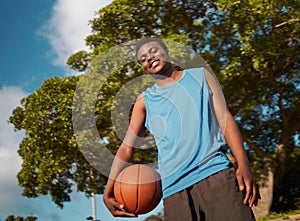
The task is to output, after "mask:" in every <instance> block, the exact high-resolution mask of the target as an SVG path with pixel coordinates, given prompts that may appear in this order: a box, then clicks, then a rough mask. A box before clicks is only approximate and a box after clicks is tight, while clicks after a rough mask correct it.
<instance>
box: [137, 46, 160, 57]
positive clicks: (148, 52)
mask: <svg viewBox="0 0 300 221" xmlns="http://www.w3.org/2000/svg"><path fill="white" fill-rule="evenodd" d="M153 48H155V49H157V48H158V47H157V46H152V47H151V48H149V49H148V52H147V53H149V52H150V51H151V50H152V49H153ZM147 53H144V54H142V55H141V56H139V58H142V57H144V56H146V54H147Z"/></svg>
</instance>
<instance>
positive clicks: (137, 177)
mask: <svg viewBox="0 0 300 221" xmlns="http://www.w3.org/2000/svg"><path fill="white" fill-rule="evenodd" d="M161 190H162V189H161V180H160V176H159V174H158V173H157V172H156V171H155V170H154V169H152V168H151V167H149V166H146V165H143V164H134V165H131V166H129V167H126V168H125V169H124V170H122V171H121V173H120V174H119V175H118V177H117V179H116V181H115V184H114V195H115V199H116V200H117V201H118V202H119V203H121V204H123V205H124V207H125V210H126V211H128V212H131V213H134V214H136V215H138V214H145V213H148V212H150V211H152V210H153V209H154V208H155V207H156V206H157V205H158V204H159V202H160V199H161V196H162V194H161Z"/></svg>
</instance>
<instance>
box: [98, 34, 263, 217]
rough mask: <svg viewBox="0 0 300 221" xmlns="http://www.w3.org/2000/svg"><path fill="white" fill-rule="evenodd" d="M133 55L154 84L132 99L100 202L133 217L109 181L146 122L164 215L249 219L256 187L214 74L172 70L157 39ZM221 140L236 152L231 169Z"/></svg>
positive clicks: (117, 213)
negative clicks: (155, 153)
mask: <svg viewBox="0 0 300 221" xmlns="http://www.w3.org/2000/svg"><path fill="white" fill-rule="evenodd" d="M136 55H137V59H138V61H139V63H140V65H141V66H142V67H143V69H144V70H145V72H146V73H148V74H150V75H151V76H153V77H154V79H155V81H156V83H155V84H154V85H153V86H152V87H151V88H149V89H147V90H146V91H145V92H144V93H143V94H141V95H140V96H139V97H138V99H137V100H136V103H135V105H134V108H133V112H132V116H131V121H130V125H129V128H128V131H127V134H126V136H125V138H124V141H123V142H122V144H121V145H120V147H119V149H118V152H117V154H116V156H115V160H114V162H113V165H112V169H111V173H110V177H109V180H108V182H107V186H106V190H105V192H104V195H103V200H104V203H105V204H106V206H107V208H108V209H109V210H110V212H111V213H112V214H113V215H114V216H128V217H135V216H136V215H135V214H131V213H128V212H126V211H125V210H124V206H123V205H120V204H119V203H118V202H116V200H115V199H114V195H113V185H114V179H115V178H116V176H117V175H118V173H119V172H120V171H121V170H122V169H123V168H124V167H126V166H127V165H128V162H130V161H131V159H132V157H133V153H134V148H135V147H136V145H138V140H139V138H141V137H142V136H143V133H144V131H145V129H146V128H147V129H148V130H149V131H150V133H151V134H152V135H153V136H154V139H155V142H156V145H157V147H158V160H159V162H158V163H159V172H160V175H161V177H162V188H163V201H164V216H165V220H166V221H176V220H178V221H183V220H184V221H188V220H191V221H192V220H201V221H202V220H211V221H222V220H224V221H225V220H226V221H247V220H255V218H254V216H253V213H252V210H251V207H252V206H253V205H256V204H257V202H258V199H259V197H260V196H259V190H258V189H257V187H256V185H255V184H254V182H253V178H252V175H251V172H250V167H249V162H248V159H247V156H246V153H245V150H244V147H243V142H242V138H241V134H240V132H239V129H238V127H237V125H236V123H235V121H234V119H233V117H232V115H231V114H230V113H229V111H228V109H227V107H226V102H225V99H224V96H223V93H222V90H221V89H220V87H219V85H218V82H217V81H216V80H215V78H214V77H213V75H211V73H209V71H208V70H206V69H204V68H194V69H187V70H184V71H177V70H176V69H175V68H174V67H173V66H172V64H171V62H170V56H169V52H168V49H167V47H166V46H165V44H164V43H163V42H162V41H161V40H160V39H158V38H146V39H142V40H141V41H140V42H138V45H137V51H136ZM225 141H226V142H225ZM226 143H227V145H228V146H229V147H230V150H231V152H232V153H233V155H234V157H235V158H236V161H237V164H238V168H237V170H236V171H234V169H233V168H232V164H231V162H230V161H229V160H228V158H227V157H226V154H225V152H226V145H225V144H226Z"/></svg>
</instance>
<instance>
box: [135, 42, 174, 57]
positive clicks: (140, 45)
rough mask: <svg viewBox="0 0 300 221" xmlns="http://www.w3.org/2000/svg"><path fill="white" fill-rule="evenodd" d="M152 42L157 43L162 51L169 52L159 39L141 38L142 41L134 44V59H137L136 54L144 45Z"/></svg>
mask: <svg viewBox="0 0 300 221" xmlns="http://www.w3.org/2000/svg"><path fill="white" fill-rule="evenodd" d="M153 41H155V42H157V43H158V44H159V45H160V46H161V47H162V49H164V50H165V51H168V50H169V49H168V47H167V46H166V45H165V43H164V42H163V41H162V40H161V39H160V38H157V37H148V38H142V39H140V40H138V41H137V43H136V47H135V48H136V51H135V57H136V58H137V59H138V57H137V56H138V52H139V50H140V48H141V47H142V46H143V45H144V44H146V43H149V42H153Z"/></svg>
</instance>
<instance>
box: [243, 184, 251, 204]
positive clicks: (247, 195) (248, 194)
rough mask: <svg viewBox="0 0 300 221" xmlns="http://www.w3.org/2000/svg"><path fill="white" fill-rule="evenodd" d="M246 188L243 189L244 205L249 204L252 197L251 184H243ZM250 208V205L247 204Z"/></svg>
mask: <svg viewBox="0 0 300 221" xmlns="http://www.w3.org/2000/svg"><path fill="white" fill-rule="evenodd" d="M245 185H246V188H245V197H244V204H248V203H249V199H250V197H251V196H252V194H253V192H252V182H245ZM249 206H250V204H249Z"/></svg>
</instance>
